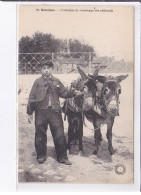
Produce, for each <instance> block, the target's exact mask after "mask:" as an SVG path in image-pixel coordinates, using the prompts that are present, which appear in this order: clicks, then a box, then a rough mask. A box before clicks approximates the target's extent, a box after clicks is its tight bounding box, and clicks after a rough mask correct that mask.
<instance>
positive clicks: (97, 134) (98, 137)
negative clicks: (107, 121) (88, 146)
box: [93, 121, 102, 155]
mask: <svg viewBox="0 0 141 195" xmlns="http://www.w3.org/2000/svg"><path fill="white" fill-rule="evenodd" d="M93 125H94V129H96V130H95V131H94V139H95V145H94V152H93V154H95V155H96V154H97V152H98V148H99V144H100V141H101V139H102V138H101V132H100V128H98V127H99V126H98V125H97V123H96V121H95V122H94V124H93Z"/></svg>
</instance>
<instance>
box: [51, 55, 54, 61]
mask: <svg viewBox="0 0 141 195" xmlns="http://www.w3.org/2000/svg"><path fill="white" fill-rule="evenodd" d="M53 58H54V53H52V54H51V61H52V63H53Z"/></svg>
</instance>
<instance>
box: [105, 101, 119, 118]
mask: <svg viewBox="0 0 141 195" xmlns="http://www.w3.org/2000/svg"><path fill="white" fill-rule="evenodd" d="M107 110H108V111H109V112H111V113H112V114H114V115H115V116H116V115H118V104H117V101H116V100H111V101H110V102H109V104H108V106H107Z"/></svg>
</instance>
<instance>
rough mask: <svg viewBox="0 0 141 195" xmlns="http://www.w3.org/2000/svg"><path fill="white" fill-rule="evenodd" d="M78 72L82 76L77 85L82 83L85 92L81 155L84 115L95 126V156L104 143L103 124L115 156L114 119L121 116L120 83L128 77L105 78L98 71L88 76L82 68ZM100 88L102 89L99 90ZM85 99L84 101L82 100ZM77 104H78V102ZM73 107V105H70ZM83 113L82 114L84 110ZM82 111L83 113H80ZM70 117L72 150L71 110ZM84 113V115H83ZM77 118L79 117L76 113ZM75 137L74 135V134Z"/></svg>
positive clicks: (80, 128) (71, 126)
mask: <svg viewBox="0 0 141 195" xmlns="http://www.w3.org/2000/svg"><path fill="white" fill-rule="evenodd" d="M78 71H79V73H80V75H81V80H78V81H77V82H76V83H75V85H76V86H77V84H78V83H79V82H80V83H81V87H80V90H81V91H83V92H84V94H85V95H84V97H83V98H82V97H81V101H80V100H79V104H80V105H79V106H78V105H76V106H77V107H78V108H80V110H79V113H81V114H80V116H81V117H80V118H79V124H81V125H80V126H79V131H78V134H77V137H79V153H80V154H82V153H83V145H82V136H83V114H84V115H85V116H86V118H87V120H89V121H90V122H92V123H93V126H94V139H95V144H94V152H93V154H95V155H96V154H97V152H98V148H99V144H100V141H102V135H101V130H100V126H101V124H107V139H108V149H109V152H110V154H111V155H113V154H114V149H113V146H112V128H113V124H114V119H115V117H116V116H118V115H119V103H120V102H119V95H120V93H121V86H120V82H121V81H123V80H124V79H126V78H127V76H128V75H121V76H117V77H112V76H109V77H105V76H100V75H98V71H97V70H96V71H95V72H94V74H93V75H88V76H87V75H86V74H85V73H84V72H83V71H82V70H81V69H80V68H78ZM99 88H100V89H99ZM86 89H87V90H86ZM82 99H83V100H82ZM76 104H77V102H76ZM70 107H71V105H70ZM81 108H82V110H83V112H82V110H81ZM80 111H81V112H80ZM71 112H72V113H73V114H72V113H71V114H70V115H69V114H68V119H69V120H68V123H69V129H68V149H69V150H70V148H71V147H70V140H72V136H71V137H70V134H71V132H73V130H72V129H73V128H74V127H73V125H72V124H71V122H72V121H73V117H74V112H73V109H72V110H71ZM82 113H83V114H82ZM75 116H78V113H77V112H76V114H75ZM73 135H74V134H73Z"/></svg>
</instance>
